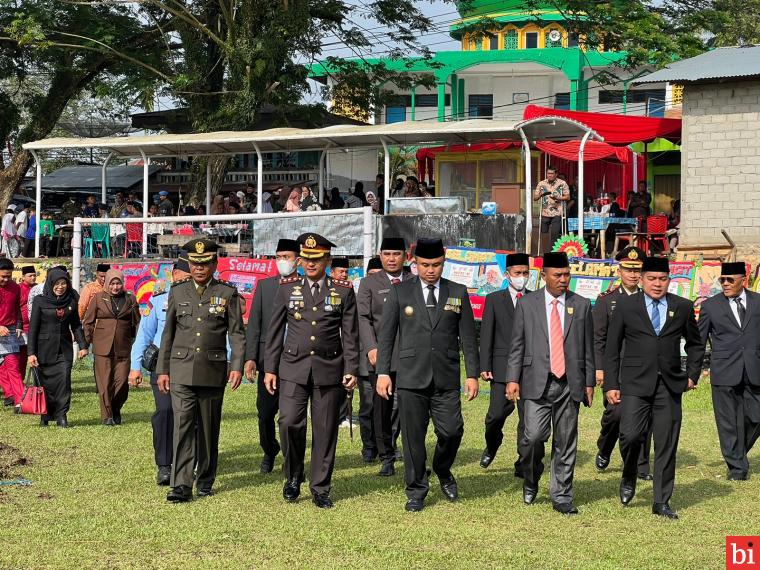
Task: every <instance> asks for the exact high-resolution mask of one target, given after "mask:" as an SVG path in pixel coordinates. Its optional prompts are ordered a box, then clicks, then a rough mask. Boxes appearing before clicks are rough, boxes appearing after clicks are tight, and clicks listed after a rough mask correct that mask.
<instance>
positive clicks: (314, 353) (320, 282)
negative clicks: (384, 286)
mask: <svg viewBox="0 0 760 570" xmlns="http://www.w3.org/2000/svg"><path fill="white" fill-rule="evenodd" d="M298 242H299V243H300V244H301V254H300V257H301V267H303V270H304V274H305V276H304V277H300V276H298V275H294V276H292V277H286V278H283V279H281V280H280V287H279V289H278V291H277V295H276V296H275V300H274V307H273V309H272V319H271V320H270V321H269V329H268V330H267V338H266V357H265V362H264V364H265V366H266V375H265V376H264V384H265V386H266V389H267V391H268V392H269V393H270V394H274V391H275V389H277V387H278V383H279V389H280V442H281V445H282V455H283V458H284V460H285V465H284V471H285V478H286V481H285V486H284V487H283V489H282V496H283V498H284V499H285V500H286V501H288V502H294V501H296V500H297V499H298V497H299V495H300V494H301V483H302V482H303V481H304V457H305V454H306V407H307V405H308V403H309V399H311V420H312V423H311V428H312V432H313V433H312V448H311V478H310V487H311V493H312V496H313V501H314V504H315V505H316V506H317V507H319V508H321V509H329V508H331V507H332V506H333V504H332V500H331V499H330V481H331V479H332V472H333V466H334V465H335V447H336V445H337V443H338V417H339V413H340V406H341V403H342V402H344V401H345V399H346V390H353V389H354V387H355V386H356V375H357V372H358V369H359V325H358V322H357V320H356V297H355V296H354V289H353V286H352V285H351V283H350V282H349V281H342V280H339V279H333V278H332V277H328V276H327V275H325V270H326V269H327V265H328V264H329V263H330V248H331V247H334V245H333V244H332V243H330V242H329V241H328V240H327V239H325V238H324V237H322V236H320V235H318V234H312V233H308V234H303V235H301V236H300V237H299V238H298ZM286 327H287V334H286V330H285V329H286Z"/></svg>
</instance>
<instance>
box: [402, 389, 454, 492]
mask: <svg viewBox="0 0 760 570" xmlns="http://www.w3.org/2000/svg"><path fill="white" fill-rule="evenodd" d="M459 394H460V391H459V389H456V390H438V389H437V388H436V387H435V385H432V384H431V385H430V386H429V387H427V388H424V389H422V390H406V389H400V390H399V391H398V398H399V400H398V403H399V414H400V415H401V438H402V441H403V442H404V480H405V482H406V496H407V498H408V499H424V498H425V497H426V496H427V494H428V490H429V488H430V485H429V483H428V476H427V465H426V461H427V449H426V448H425V437H426V436H427V429H428V423H429V422H430V419H431V418H432V420H433V428H434V429H435V435H436V438H437V443H436V446H435V453H434V454H433V471H434V472H435V474H436V475H437V476H438V478H439V479H447V478H449V477H451V466H452V465H454V460H455V459H456V456H457V452H458V451H459V444H460V443H461V442H462V436H463V435H464V420H463V419H462V402H461V400H460V396H459Z"/></svg>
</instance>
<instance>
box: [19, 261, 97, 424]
mask: <svg viewBox="0 0 760 570" xmlns="http://www.w3.org/2000/svg"><path fill="white" fill-rule="evenodd" d="M77 303H78V295H77V294H76V292H75V291H74V289H73V288H72V287H71V279H69V275H68V273H67V272H66V270H65V269H63V268H61V267H54V268H53V269H51V270H50V271H49V272H48V274H47V279H45V284H44V286H43V289H42V294H40V295H37V296H35V297H34V299H33V301H32V311H31V316H30V317H29V341H28V349H29V366H31V367H33V368H36V369H37V375H38V377H39V379H40V383H41V384H42V386H43V388H45V401H46V403H47V415H44V416H42V417H41V418H40V424H41V425H43V426H46V425H48V422H49V421H51V420H54V421H55V423H56V424H57V425H58V426H59V427H63V428H66V427H69V424H68V420H67V417H66V414H68V411H69V407H70V406H71V365H72V361H73V359H74V347H73V345H72V337H73V339H74V340H76V341H77V344H78V345H79V346H80V347H82V349H81V350H80V351H79V358H84V357H85V356H87V349H86V348H84V347H85V346H87V344H86V342H85V339H84V334H83V333H82V323H81V322H80V320H79V311H78V308H77Z"/></svg>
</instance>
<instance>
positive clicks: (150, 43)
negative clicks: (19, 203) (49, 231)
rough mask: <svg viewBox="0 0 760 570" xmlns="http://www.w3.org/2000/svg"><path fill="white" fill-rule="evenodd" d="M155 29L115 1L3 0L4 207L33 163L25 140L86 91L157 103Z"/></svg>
mask: <svg viewBox="0 0 760 570" xmlns="http://www.w3.org/2000/svg"><path fill="white" fill-rule="evenodd" d="M156 30H157V24H154V25H152V26H151V25H147V24H146V23H144V21H140V20H139V19H137V18H135V17H134V15H133V13H131V11H130V10H129V9H128V8H126V7H125V6H123V5H119V4H115V3H102V4H101V3H92V4H86V3H75V2H69V1H60V0H18V1H17V0H0V86H2V90H0V107H2V112H0V137H2V140H3V141H7V146H8V148H9V150H10V152H9V155H10V156H9V159H8V160H7V161H0V205H1V206H2V207H3V208H4V207H5V205H6V204H7V203H8V200H9V199H10V197H11V196H12V194H13V192H14V191H15V189H16V187H17V186H18V184H19V183H20V181H21V180H22V178H23V177H24V175H25V174H26V172H27V170H28V169H29V167H30V165H31V163H32V157H31V156H30V154H29V153H28V152H26V151H24V150H22V149H21V145H22V144H24V143H26V142H29V141H32V140H36V139H39V138H43V137H45V136H47V135H48V134H49V133H51V131H52V130H53V129H54V128H55V126H56V124H57V122H58V121H59V119H60V118H61V116H62V114H63V113H64V110H65V109H66V107H67V106H68V105H69V103H70V102H71V101H72V100H74V99H75V98H77V97H78V96H79V95H80V94H81V93H82V92H83V90H85V89H86V88H90V89H92V90H93V91H94V92H96V93H104V92H108V93H111V94H112V95H114V96H116V97H119V98H121V99H122V100H125V101H135V102H137V101H142V102H145V101H150V100H152V97H153V90H154V88H155V86H156V81H155V78H156V77H160V76H161V75H162V72H161V70H160V63H161V62H160V60H156V58H155V57H154V55H153V54H154V53H155V49H154V48H155V44H156V41H157V40H158V39H160V35H159V34H157V31H156ZM113 46H119V48H118V51H117V49H116V48H114V47H113Z"/></svg>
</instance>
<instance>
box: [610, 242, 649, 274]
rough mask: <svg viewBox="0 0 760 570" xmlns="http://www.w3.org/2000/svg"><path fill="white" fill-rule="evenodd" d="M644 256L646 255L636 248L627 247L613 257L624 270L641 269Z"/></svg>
mask: <svg viewBox="0 0 760 570" xmlns="http://www.w3.org/2000/svg"><path fill="white" fill-rule="evenodd" d="M646 256H647V254H646V253H644V251H643V250H641V249H639V248H638V247H634V246H628V247H626V248H625V249H622V250H621V251H620V253H618V254H617V255H616V256H615V260H616V261H619V262H620V267H623V268H624V269H641V266H642V265H644V258H645V257H646Z"/></svg>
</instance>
